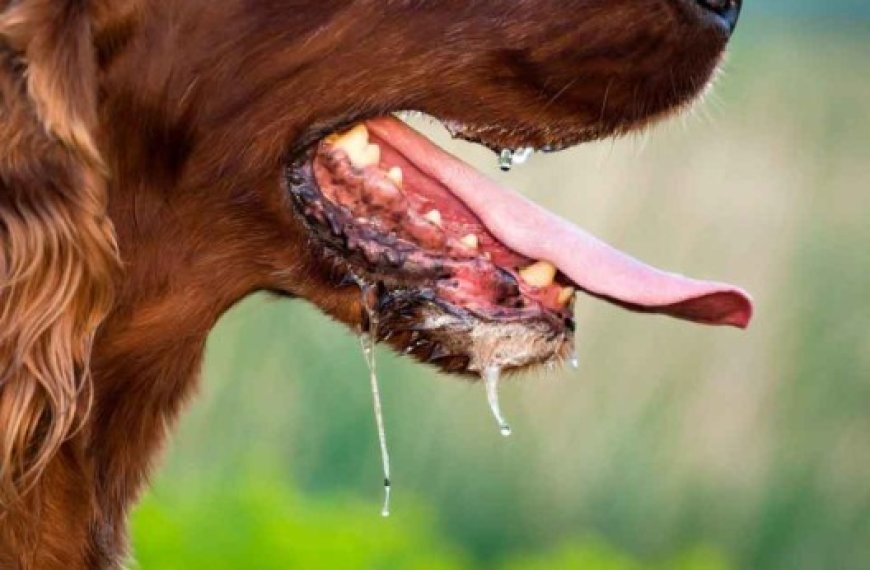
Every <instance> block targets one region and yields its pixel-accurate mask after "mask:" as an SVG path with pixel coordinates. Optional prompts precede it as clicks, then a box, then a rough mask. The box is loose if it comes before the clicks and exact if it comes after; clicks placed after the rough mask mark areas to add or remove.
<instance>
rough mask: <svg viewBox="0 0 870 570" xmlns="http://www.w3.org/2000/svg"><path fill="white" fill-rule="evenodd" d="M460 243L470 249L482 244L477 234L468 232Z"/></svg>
mask: <svg viewBox="0 0 870 570" xmlns="http://www.w3.org/2000/svg"><path fill="white" fill-rule="evenodd" d="M459 243H461V244H462V245H464V246H465V247H467V248H468V249H477V248H478V247H479V246H480V240H479V239H478V238H477V235H475V234H468V235H467V236H465V237H463V238H462V239H460V240H459Z"/></svg>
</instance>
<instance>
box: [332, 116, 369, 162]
mask: <svg viewBox="0 0 870 570" xmlns="http://www.w3.org/2000/svg"><path fill="white" fill-rule="evenodd" d="M327 142H329V143H330V144H331V145H332V146H333V148H336V149H340V150H343V151H344V152H345V153H347V157H348V158H349V159H350V162H351V164H353V165H354V166H355V167H357V168H365V167H366V166H374V165H376V164H378V163H379V162H380V161H381V147H379V146H378V145H376V144H369V130H368V129H367V128H366V126H365V125H363V124H359V125H356V126H355V127H354V128H352V129H350V130H349V131H347V132H344V133H341V134H339V135H336V136H335V137H334V138H332V137H330V138H329V139H327Z"/></svg>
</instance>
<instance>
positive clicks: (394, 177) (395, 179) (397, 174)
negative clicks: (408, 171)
mask: <svg viewBox="0 0 870 570" xmlns="http://www.w3.org/2000/svg"><path fill="white" fill-rule="evenodd" d="M387 178H389V180H390V182H392V183H393V184H395V185H396V187H397V188H401V187H402V182H403V181H404V176H403V175H402V169H401V168H399V167H398V166H394V167H392V168H391V169H389V170H388V171H387Z"/></svg>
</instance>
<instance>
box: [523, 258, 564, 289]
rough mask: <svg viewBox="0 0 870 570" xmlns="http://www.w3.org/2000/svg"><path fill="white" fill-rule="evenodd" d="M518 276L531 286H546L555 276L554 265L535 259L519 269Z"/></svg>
mask: <svg viewBox="0 0 870 570" xmlns="http://www.w3.org/2000/svg"><path fill="white" fill-rule="evenodd" d="M520 277H522V278H523V281H525V282H526V283H528V284H529V285H531V286H532V287H538V288H541V287H547V286H549V285H552V284H553V279H555V278H556V266H555V265H553V264H552V263H550V262H549V261H536V262H535V263H533V264H531V265H529V266H528V267H526V268H525V269H520Z"/></svg>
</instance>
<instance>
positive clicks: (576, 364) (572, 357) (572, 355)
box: [568, 348, 580, 370]
mask: <svg viewBox="0 0 870 570" xmlns="http://www.w3.org/2000/svg"><path fill="white" fill-rule="evenodd" d="M568 365H569V366H571V368H573V369H574V370H577V369H578V368H580V358H578V357H577V351H576V350H575V349H573V348H572V349H571V352H569V353H568Z"/></svg>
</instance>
